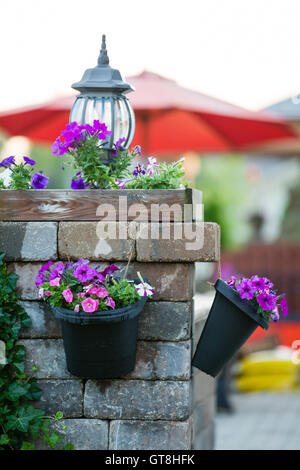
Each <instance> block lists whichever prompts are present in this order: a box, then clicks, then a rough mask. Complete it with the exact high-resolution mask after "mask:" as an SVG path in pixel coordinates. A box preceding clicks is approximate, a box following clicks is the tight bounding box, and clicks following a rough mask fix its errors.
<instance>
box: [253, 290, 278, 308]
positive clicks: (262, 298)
mask: <svg viewBox="0 0 300 470" xmlns="http://www.w3.org/2000/svg"><path fill="white" fill-rule="evenodd" d="M256 300H257V303H258V304H259V306H260V307H261V308H262V309H263V310H264V311H265V310H274V309H275V307H276V295H274V294H269V293H268V292H266V291H263V292H261V294H259V295H258V296H257V298H256Z"/></svg>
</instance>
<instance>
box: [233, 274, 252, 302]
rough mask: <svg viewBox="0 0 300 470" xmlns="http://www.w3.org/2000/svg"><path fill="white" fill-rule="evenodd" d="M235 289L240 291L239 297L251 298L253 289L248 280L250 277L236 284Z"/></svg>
mask: <svg viewBox="0 0 300 470" xmlns="http://www.w3.org/2000/svg"><path fill="white" fill-rule="evenodd" d="M236 289H237V291H238V292H239V293H240V297H241V299H247V300H252V299H253V295H254V292H255V289H254V287H253V285H252V283H251V281H250V279H247V278H244V279H243V280H242V282H240V283H239V284H237V286H236Z"/></svg>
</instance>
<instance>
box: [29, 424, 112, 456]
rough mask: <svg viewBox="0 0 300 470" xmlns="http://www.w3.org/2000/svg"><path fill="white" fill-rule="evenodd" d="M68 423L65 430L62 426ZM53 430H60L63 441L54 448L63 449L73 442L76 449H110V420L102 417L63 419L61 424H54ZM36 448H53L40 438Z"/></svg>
mask: <svg viewBox="0 0 300 470" xmlns="http://www.w3.org/2000/svg"><path fill="white" fill-rule="evenodd" d="M63 425H66V426H67V429H66V430H65V431H64V430H63V429H62V426H63ZM52 430H53V431H54V430H58V431H59V432H60V434H61V436H62V438H63V442H62V443H61V444H58V445H57V447H56V448H55V449H54V450H56V449H58V450H59V449H62V448H63V446H65V445H66V444H67V443H68V442H71V443H72V444H73V445H74V447H75V450H107V449H108V422H107V421H102V420H100V419H84V418H82V419H63V420H62V421H61V425H59V424H53V425H52ZM35 448H36V450H51V449H49V447H48V446H47V444H45V442H43V441H42V439H39V440H38V441H37V442H36V443H35Z"/></svg>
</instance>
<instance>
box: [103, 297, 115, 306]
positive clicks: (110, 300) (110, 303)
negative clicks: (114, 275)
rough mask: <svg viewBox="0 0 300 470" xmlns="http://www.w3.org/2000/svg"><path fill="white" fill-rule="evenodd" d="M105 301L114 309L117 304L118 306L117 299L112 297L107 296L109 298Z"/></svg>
mask: <svg viewBox="0 0 300 470" xmlns="http://www.w3.org/2000/svg"><path fill="white" fill-rule="evenodd" d="M105 303H106V305H108V306H109V307H111V308H112V309H114V308H115V306H116V303H115V301H114V300H113V299H112V298H111V297H107V299H105Z"/></svg>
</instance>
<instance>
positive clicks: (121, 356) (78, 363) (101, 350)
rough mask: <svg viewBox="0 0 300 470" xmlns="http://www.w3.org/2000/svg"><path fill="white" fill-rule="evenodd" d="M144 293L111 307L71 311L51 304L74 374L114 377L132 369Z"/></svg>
mask: <svg viewBox="0 0 300 470" xmlns="http://www.w3.org/2000/svg"><path fill="white" fill-rule="evenodd" d="M146 300H147V297H143V298H141V300H138V301H137V302H135V303H134V304H131V305H129V306H127V307H124V308H119V309H116V310H111V311H109V312H108V311H102V312H95V313H85V312H83V313H78V314H76V313H74V311H72V310H68V309H64V308H55V307H54V308H52V311H53V313H54V315H55V316H56V317H57V318H60V320H61V327H62V335H63V341H64V349H65V354H66V361H67V369H68V371H69V372H71V374H73V375H76V376H77V377H89V378H98V379H100V378H101V379H104V378H113V377H120V376H121V375H125V374H128V373H129V372H131V371H132V370H133V369H134V366H135V355H136V344H137V333H138V316H139V314H140V313H141V311H142V309H143V307H144V305H145V303H146Z"/></svg>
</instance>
